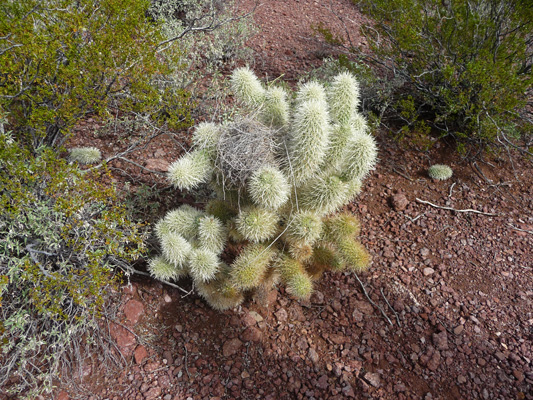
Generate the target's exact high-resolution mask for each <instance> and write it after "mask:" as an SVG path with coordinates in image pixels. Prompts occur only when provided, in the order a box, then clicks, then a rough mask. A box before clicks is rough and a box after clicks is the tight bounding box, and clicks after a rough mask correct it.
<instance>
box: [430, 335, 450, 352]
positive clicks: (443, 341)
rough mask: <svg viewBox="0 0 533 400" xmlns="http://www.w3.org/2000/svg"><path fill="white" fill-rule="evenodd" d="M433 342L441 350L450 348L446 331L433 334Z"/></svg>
mask: <svg viewBox="0 0 533 400" xmlns="http://www.w3.org/2000/svg"><path fill="white" fill-rule="evenodd" d="M433 343H435V346H437V349H439V350H448V336H447V335H446V331H442V332H440V333H434V334H433Z"/></svg>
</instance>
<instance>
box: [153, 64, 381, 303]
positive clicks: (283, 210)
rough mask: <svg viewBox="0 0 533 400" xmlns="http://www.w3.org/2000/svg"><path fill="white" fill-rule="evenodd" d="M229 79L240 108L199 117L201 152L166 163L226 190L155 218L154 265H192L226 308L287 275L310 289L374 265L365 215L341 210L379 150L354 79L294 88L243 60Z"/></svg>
mask: <svg viewBox="0 0 533 400" xmlns="http://www.w3.org/2000/svg"><path fill="white" fill-rule="evenodd" d="M231 86H232V89H233V92H234V94H235V97H236V99H237V101H238V102H239V104H240V106H241V110H240V111H241V115H240V116H239V117H238V118H237V119H236V120H235V121H232V122H226V123H223V124H215V123H202V124H200V125H198V127H197V128H196V130H195V132H194V134H193V138H192V141H193V144H194V148H193V149H192V151H190V152H189V153H187V154H186V155H184V156H183V157H181V158H180V159H178V160H177V161H175V162H174V163H173V164H172V165H171V166H170V168H169V180H170V181H171V183H173V185H174V186H176V187H177V188H179V189H182V190H190V189H194V188H197V187H199V186H200V185H204V184H209V186H210V187H211V188H212V189H213V190H214V192H215V193H216V197H217V198H216V199H212V200H210V201H209V202H208V203H207V205H206V209H205V211H201V210H197V209H195V208H193V207H191V206H188V205H184V206H181V207H180V208H178V209H177V210H173V211H171V212H169V213H168V214H167V215H166V216H165V217H164V218H163V219H161V220H160V221H159V222H158V223H157V225H156V228H155V233H156V236H157V238H158V239H159V241H160V243H161V248H162V257H157V258H155V259H153V260H152V261H151V262H150V266H149V270H150V272H151V273H152V275H153V276H154V277H156V278H157V279H162V280H171V279H178V278H180V277H182V276H185V275H189V276H190V277H191V278H192V279H193V281H194V284H195V287H196V288H197V289H198V292H199V294H200V295H201V296H203V297H204V298H205V299H206V301H207V302H208V303H209V304H210V305H211V306H212V307H214V308H216V309H220V310H223V309H228V308H232V307H235V306H237V305H239V304H240V303H241V302H242V301H243V299H244V297H245V295H246V294H247V293H253V294H255V295H257V296H258V297H259V298H264V293H265V292H266V291H268V290H270V289H271V288H272V286H273V285H275V284H277V283H278V282H281V283H282V284H284V285H285V287H286V289H287V292H288V293H290V294H291V295H293V296H295V297H297V298H300V299H307V298H309V296H310V295H311V292H312V290H313V280H315V279H318V278H319V277H320V275H321V274H322V273H323V272H324V271H326V270H336V271H342V270H352V271H360V270H363V269H365V268H367V267H368V266H369V264H370V255H369V254H368V252H367V251H366V250H365V249H364V248H363V246H362V245H361V244H360V243H359V242H358V241H357V236H358V233H359V223H358V221H357V219H356V218H355V217H354V216H352V215H349V214H340V215H333V214H334V213H335V212H336V211H338V210H340V209H341V208H342V207H343V206H344V205H345V204H347V203H349V202H350V201H352V200H353V199H354V198H355V196H356V195H357V194H358V193H359V191H360V190H361V180H362V179H364V178H365V177H366V176H367V175H368V173H369V172H370V171H371V170H372V169H373V167H374V165H375V163H376V157H377V147H376V144H375V141H374V139H373V137H372V136H371V135H370V134H369V132H368V128H367V125H366V122H365V119H364V118H363V117H362V116H361V115H360V114H359V113H358V112H357V107H358V104H359V89H358V84H357V81H356V80H355V78H354V77H353V76H352V75H351V74H348V73H342V74H339V75H337V76H336V77H335V78H333V81H332V82H331V84H330V85H329V86H328V88H327V89H326V88H325V87H324V86H323V85H321V84H319V83H317V82H309V83H306V84H303V85H302V86H301V87H300V88H299V90H298V92H297V93H295V96H293V97H294V98H291V97H290V96H289V93H287V92H286V91H285V90H284V89H282V88H280V87H276V86H269V87H265V86H264V85H263V84H262V83H261V82H260V81H259V80H258V79H257V77H256V76H255V75H254V73H253V72H252V71H250V70H249V69H247V68H240V69H237V70H235V71H234V72H233V75H232V78H231Z"/></svg>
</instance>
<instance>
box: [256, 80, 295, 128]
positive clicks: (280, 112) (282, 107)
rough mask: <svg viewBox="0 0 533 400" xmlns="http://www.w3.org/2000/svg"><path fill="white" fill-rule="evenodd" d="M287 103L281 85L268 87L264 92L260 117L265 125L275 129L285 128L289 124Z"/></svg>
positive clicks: (285, 94)
mask: <svg viewBox="0 0 533 400" xmlns="http://www.w3.org/2000/svg"><path fill="white" fill-rule="evenodd" d="M289 111H290V107H289V103H288V101H287V92H286V91H285V90H284V89H283V88H281V87H276V86H274V87H270V88H268V89H267V90H266V92H265V97H264V104H263V109H262V110H261V119H262V121H263V123H264V124H265V125H266V126H272V127H273V128H275V129H282V128H285V127H286V126H287V125H288V124H289Z"/></svg>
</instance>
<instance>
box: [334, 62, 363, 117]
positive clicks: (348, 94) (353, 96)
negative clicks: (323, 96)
mask: <svg viewBox="0 0 533 400" xmlns="http://www.w3.org/2000/svg"><path fill="white" fill-rule="evenodd" d="M328 103H329V107H330V110H331V117H332V119H333V121H334V122H336V123H338V124H340V125H344V124H348V123H349V122H350V120H351V119H352V117H353V116H354V115H355V113H356V112H357V107H358V106H359V83H358V82H357V80H356V79H355V78H354V76H353V75H352V74H350V73H348V72H344V73H341V74H339V75H337V76H336V77H335V78H334V79H333V82H332V83H331V87H330V88H329V90H328Z"/></svg>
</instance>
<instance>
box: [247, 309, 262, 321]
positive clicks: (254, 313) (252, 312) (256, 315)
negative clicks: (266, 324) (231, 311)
mask: <svg viewBox="0 0 533 400" xmlns="http://www.w3.org/2000/svg"><path fill="white" fill-rule="evenodd" d="M250 315H251V316H252V317H253V319H255V322H261V321H262V320H263V317H262V316H261V315H260V314H258V313H256V312H255V311H250Z"/></svg>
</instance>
